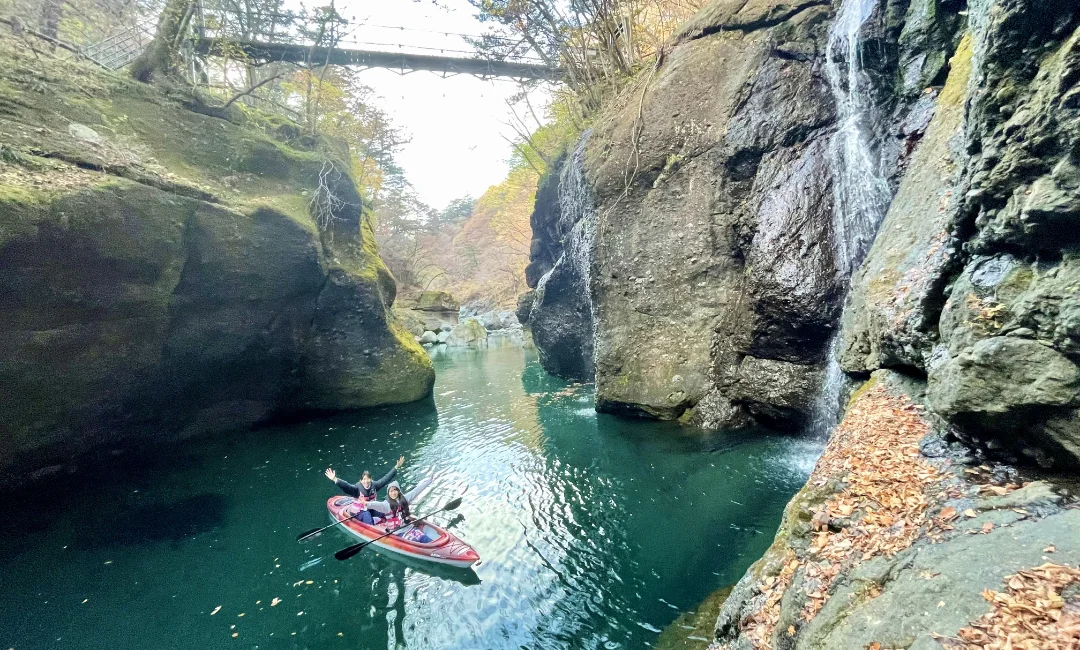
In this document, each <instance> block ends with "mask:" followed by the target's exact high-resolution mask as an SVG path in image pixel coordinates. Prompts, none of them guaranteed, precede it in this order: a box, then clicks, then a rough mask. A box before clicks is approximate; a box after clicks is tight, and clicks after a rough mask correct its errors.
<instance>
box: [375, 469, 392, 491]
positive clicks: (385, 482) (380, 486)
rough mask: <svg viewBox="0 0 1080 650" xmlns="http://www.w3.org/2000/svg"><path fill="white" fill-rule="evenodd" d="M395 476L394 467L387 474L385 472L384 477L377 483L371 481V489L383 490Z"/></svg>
mask: <svg viewBox="0 0 1080 650" xmlns="http://www.w3.org/2000/svg"><path fill="white" fill-rule="evenodd" d="M395 476H397V468H396V467H394V468H393V469H391V470H390V471H389V472H387V473H386V476H384V477H382V478H381V479H379V480H378V481H373V482H372V483H371V487H372V489H374V490H381V489H383V488H384V487H386V486H387V485H388V484H389V483H390V481H393V480H394V477H395Z"/></svg>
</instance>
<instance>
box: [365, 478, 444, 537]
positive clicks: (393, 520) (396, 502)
mask: <svg viewBox="0 0 1080 650" xmlns="http://www.w3.org/2000/svg"><path fill="white" fill-rule="evenodd" d="M434 480H435V477H433V476H428V477H426V478H425V479H423V480H422V481H420V482H419V483H417V484H416V486H414V487H413V489H411V490H409V491H408V492H406V493H404V494H402V492H401V486H400V485H399V484H398V482H397V481H394V482H392V483H391V484H390V485H388V486H387V487H386V500H385V501H369V502H368V504H367V507H368V512H377V513H379V515H380V516H382V524H383V525H384V526H385V527H386V530H387V532H389V531H391V530H393V529H395V528H400V527H401V526H404V525H405V524H407V523H409V522H410V521H411V520H412V512H411V511H410V510H409V504H410V503H415V502H416V500H417V499H418V498H419V497H420V496H421V494H422V493H423V492H424V490H426V489H427V488H428V486H429V485H431V483H432V481H434ZM399 535H400V536H401V537H404V538H405V539H408V540H410V541H413V542H421V543H427V542H430V541H431V538H430V537H428V536H427V535H425V534H424V533H423V532H422V531H421V530H419V529H417V528H411V529H409V530H408V531H405V532H404V533H399Z"/></svg>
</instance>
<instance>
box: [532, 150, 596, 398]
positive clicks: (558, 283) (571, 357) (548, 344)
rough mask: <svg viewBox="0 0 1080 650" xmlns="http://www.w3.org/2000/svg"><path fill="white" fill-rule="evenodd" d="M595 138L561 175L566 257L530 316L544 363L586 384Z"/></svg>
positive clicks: (590, 357) (590, 368) (542, 283)
mask: <svg viewBox="0 0 1080 650" xmlns="http://www.w3.org/2000/svg"><path fill="white" fill-rule="evenodd" d="M588 137H589V133H588V132H586V133H585V134H583V135H582V137H581V139H580V141H579V142H578V145H577V148H576V149H575V150H574V151H573V152H572V153H571V154H570V155H569V156H568V157H567V159H566V162H565V164H564V165H563V167H562V171H561V172H560V175H559V189H558V199H559V217H558V221H557V222H556V224H555V234H556V235H557V236H558V238H559V240H560V242H561V248H562V251H561V253H560V254H559V257H558V259H557V260H556V261H555V264H554V265H553V266H552V267H551V269H550V270H549V271H548V272H547V273H546V274H544V276H543V277H541V278H540V280H539V282H537V285H536V294H535V299H534V302H533V308H532V312H531V315H530V320H531V321H532V331H533V340H534V341H535V343H536V347H537V349H538V350H539V351H540V361H541V363H543V364H544V367H545V368H547V370H548V371H549V372H552V373H555V374H559V375H562V376H567V377H574V378H576V379H580V380H587V381H592V379H593V378H594V377H595V367H594V353H595V348H596V308H595V305H594V304H593V299H592V289H591V286H590V285H591V280H592V264H593V251H594V249H595V245H596V235H595V233H596V209H595V205H594V200H593V196H592V190H591V188H590V186H589V183H588V180H587V179H586V177H585V147H586V144H587V142H588Z"/></svg>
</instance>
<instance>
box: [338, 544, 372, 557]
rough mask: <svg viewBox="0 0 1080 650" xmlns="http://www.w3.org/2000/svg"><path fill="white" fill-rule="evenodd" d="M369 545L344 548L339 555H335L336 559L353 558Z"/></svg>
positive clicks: (354, 545)
mask: <svg viewBox="0 0 1080 650" xmlns="http://www.w3.org/2000/svg"><path fill="white" fill-rule="evenodd" d="M367 545H368V543H367V542H360V543H359V544H353V545H352V546H349V547H347V548H343V549H341V550H340V551H338V552H337V553H334V557H335V558H337V559H338V560H347V559H349V558H351V557H352V556H354V555H356V554H357V553H359V552H360V550H361V549H363V548H364V547H365V546H367Z"/></svg>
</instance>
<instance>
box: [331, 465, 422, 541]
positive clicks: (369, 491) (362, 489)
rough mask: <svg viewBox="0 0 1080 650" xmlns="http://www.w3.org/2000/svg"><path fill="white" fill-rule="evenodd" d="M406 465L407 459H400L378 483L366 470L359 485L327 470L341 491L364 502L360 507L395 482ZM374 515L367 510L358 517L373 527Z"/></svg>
mask: <svg viewBox="0 0 1080 650" xmlns="http://www.w3.org/2000/svg"><path fill="white" fill-rule="evenodd" d="M404 464H405V457H404V456H402V457H401V458H398V461H397V464H395V465H394V467H393V468H391V469H390V471H389V472H387V473H386V476H384V477H382V478H381V479H379V480H378V481H373V480H371V472H369V471H367V470H364V473H363V474H362V475H361V476H360V481H359V482H358V483H349V482H348V481H346V480H344V479H340V478H338V477H337V472H335V471H334V470H333V468H330V467H327V468H326V478H328V479H330V480H331V481H333V482H334V485H337V486H338V487H339V488H341V491H342V492H344V493H345V494H348V495H349V496H351V497H353V498H354V499H356V500H357V501H360V502H362V503H361V504H360V505H361V506H364V505H366V504H367V503H368V502H370V501H374V500H375V499H376V498H377V497H378V491H379V490H381V489H382V488H383V487H384V486H385V485H386V484H387V483H389V482H390V481H393V480H394V477H395V476H397V471H398V470H399V469H401V466H402V465H404ZM373 516H374V515H373V513H372V512H371V511H370V510H369V509H367V508H365V510H364V511H363V512H361V513H360V515H359V516H358V517H357V519H359V520H360V521H362V522H364V523H365V524H368V525H372V524H373V523H374V520H373V519H372V517H373Z"/></svg>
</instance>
